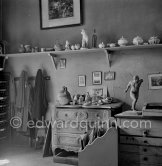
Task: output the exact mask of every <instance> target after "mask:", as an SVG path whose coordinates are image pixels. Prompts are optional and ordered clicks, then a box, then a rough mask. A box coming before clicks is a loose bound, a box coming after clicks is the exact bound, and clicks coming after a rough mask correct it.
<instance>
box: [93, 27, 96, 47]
mask: <svg viewBox="0 0 162 166" xmlns="http://www.w3.org/2000/svg"><path fill="white" fill-rule="evenodd" d="M92 48H97V34H96V29H94V30H93V35H92Z"/></svg>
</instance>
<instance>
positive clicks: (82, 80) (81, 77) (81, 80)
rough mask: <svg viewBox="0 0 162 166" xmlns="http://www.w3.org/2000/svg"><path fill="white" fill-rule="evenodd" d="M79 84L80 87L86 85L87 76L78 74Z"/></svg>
mask: <svg viewBox="0 0 162 166" xmlns="http://www.w3.org/2000/svg"><path fill="white" fill-rule="evenodd" d="M78 86H80V87H84V86H86V76H85V75H79V76H78Z"/></svg>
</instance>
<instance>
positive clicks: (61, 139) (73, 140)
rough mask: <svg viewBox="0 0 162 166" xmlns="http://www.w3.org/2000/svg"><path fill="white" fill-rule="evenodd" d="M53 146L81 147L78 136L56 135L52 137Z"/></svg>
mask: <svg viewBox="0 0 162 166" xmlns="http://www.w3.org/2000/svg"><path fill="white" fill-rule="evenodd" d="M52 139H53V145H60V146H62V147H63V146H69V147H70V146H73V147H81V137H80V135H79V134H66V133H57V134H54V135H53V138H52Z"/></svg>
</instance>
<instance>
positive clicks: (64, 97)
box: [57, 86, 71, 105]
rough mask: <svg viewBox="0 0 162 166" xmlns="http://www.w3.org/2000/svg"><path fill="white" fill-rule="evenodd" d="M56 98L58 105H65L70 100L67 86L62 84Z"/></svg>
mask: <svg viewBox="0 0 162 166" xmlns="http://www.w3.org/2000/svg"><path fill="white" fill-rule="evenodd" d="M57 100H58V102H59V104H60V105H67V104H69V103H70V102H71V95H70V93H69V92H68V90H67V87H65V86H63V87H62V89H61V90H60V92H59V93H58V95H57Z"/></svg>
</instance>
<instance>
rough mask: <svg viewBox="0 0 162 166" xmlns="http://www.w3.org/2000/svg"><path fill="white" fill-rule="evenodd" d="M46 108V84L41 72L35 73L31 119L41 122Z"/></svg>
mask: <svg viewBox="0 0 162 166" xmlns="http://www.w3.org/2000/svg"><path fill="white" fill-rule="evenodd" d="M47 107H48V102H47V98H46V83H45V79H44V76H43V73H42V70H41V69H39V70H38V71H37V75H36V79H35V87H34V101H33V106H32V118H33V119H34V120H42V117H45V115H46V111H47Z"/></svg>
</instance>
